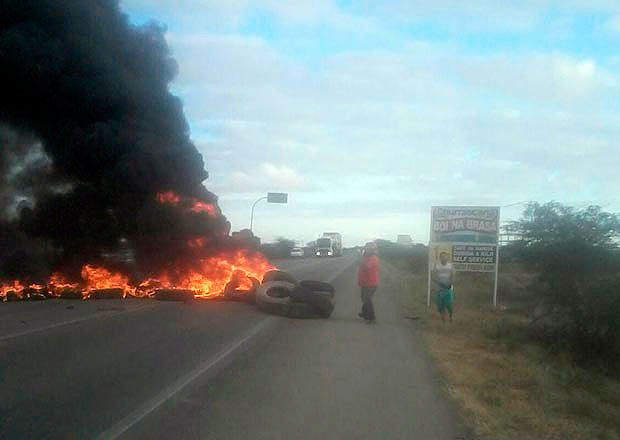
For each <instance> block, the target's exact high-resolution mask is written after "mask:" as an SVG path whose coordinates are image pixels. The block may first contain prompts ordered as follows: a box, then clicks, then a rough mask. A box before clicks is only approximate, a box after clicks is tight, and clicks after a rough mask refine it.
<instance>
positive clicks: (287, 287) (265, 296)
mask: <svg viewBox="0 0 620 440" xmlns="http://www.w3.org/2000/svg"><path fill="white" fill-rule="evenodd" d="M294 288H295V284H293V283H288V282H286V281H267V282H266V283H263V284H261V286H260V287H259V288H258V289H256V305H257V306H258V308H259V309H260V310H262V311H264V312H267V313H271V314H274V315H280V316H289V311H290V303H291V302H290V298H289V295H290V292H291V291H292V290H293V289H294ZM285 294H286V295H285Z"/></svg>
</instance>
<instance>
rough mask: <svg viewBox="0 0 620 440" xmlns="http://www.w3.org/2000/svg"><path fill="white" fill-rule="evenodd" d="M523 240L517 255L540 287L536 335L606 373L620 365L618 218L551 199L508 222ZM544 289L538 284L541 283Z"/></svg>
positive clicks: (597, 209)
mask: <svg viewBox="0 0 620 440" xmlns="http://www.w3.org/2000/svg"><path fill="white" fill-rule="evenodd" d="M510 228H511V230H514V231H517V232H519V233H520V234H521V235H522V236H523V240H522V241H520V242H517V243H515V244H513V245H511V252H512V255H514V256H515V258H518V259H520V260H521V261H523V262H524V263H525V264H526V265H527V266H528V267H529V268H530V269H531V270H533V271H534V272H535V273H536V274H537V275H538V283H539V285H542V287H543V289H541V294H540V296H539V298H538V301H537V304H536V309H535V310H536V312H535V314H534V317H533V321H532V326H531V327H532V329H533V330H534V333H535V334H536V335H537V336H538V337H540V338H541V339H542V340H543V341H545V342H547V343H549V344H550V345H551V346H553V347H554V348H566V349H568V350H569V351H570V352H571V353H572V354H573V356H574V359H575V360H576V361H578V362H579V363H582V364H595V365H598V366H602V367H604V368H605V369H606V370H608V371H616V372H617V371H618V369H617V367H618V366H619V365H620V252H619V248H618V243H619V238H620V218H619V217H618V215H616V214H610V213H607V212H604V211H602V210H601V208H600V207H596V206H591V207H589V208H586V209H583V210H575V209H573V208H570V207H566V206H563V205H560V204H558V203H555V202H550V203H547V204H544V205H540V204H537V203H534V204H531V205H529V206H528V207H527V209H526V210H525V212H524V214H523V218H522V219H521V220H519V221H517V222H513V223H512V224H511V225H510ZM539 287H540V286H539Z"/></svg>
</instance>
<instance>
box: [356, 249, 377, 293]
mask: <svg viewBox="0 0 620 440" xmlns="http://www.w3.org/2000/svg"><path fill="white" fill-rule="evenodd" d="M357 282H358V284H359V285H360V287H377V286H379V259H378V258H377V256H376V255H369V256H368V257H364V258H363V260H362V263H361V264H360V268H359V271H358V273H357Z"/></svg>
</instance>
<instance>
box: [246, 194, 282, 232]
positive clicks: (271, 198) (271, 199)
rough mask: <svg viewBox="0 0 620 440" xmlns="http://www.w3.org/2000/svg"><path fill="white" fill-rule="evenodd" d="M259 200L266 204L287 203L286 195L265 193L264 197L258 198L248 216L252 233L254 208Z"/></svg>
mask: <svg viewBox="0 0 620 440" xmlns="http://www.w3.org/2000/svg"><path fill="white" fill-rule="evenodd" d="M261 200H267V203H288V193H267V195H266V196H265V197H261V198H259V199H258V200H257V201H255V202H254V204H253V205H252V214H251V216H250V231H252V232H253V229H252V228H253V227H254V208H255V207H256V205H257V204H258V202H260V201H261Z"/></svg>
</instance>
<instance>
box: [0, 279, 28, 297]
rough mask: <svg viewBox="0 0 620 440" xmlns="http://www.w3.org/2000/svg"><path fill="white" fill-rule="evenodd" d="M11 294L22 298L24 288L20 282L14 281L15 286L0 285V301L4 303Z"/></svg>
mask: <svg viewBox="0 0 620 440" xmlns="http://www.w3.org/2000/svg"><path fill="white" fill-rule="evenodd" d="M9 292H14V293H15V294H17V296H19V297H20V298H21V297H22V294H23V293H24V286H23V285H22V284H21V283H20V282H19V281H18V280H14V281H13V284H0V300H2V301H4V300H5V299H6V296H7V294H8V293H9Z"/></svg>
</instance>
